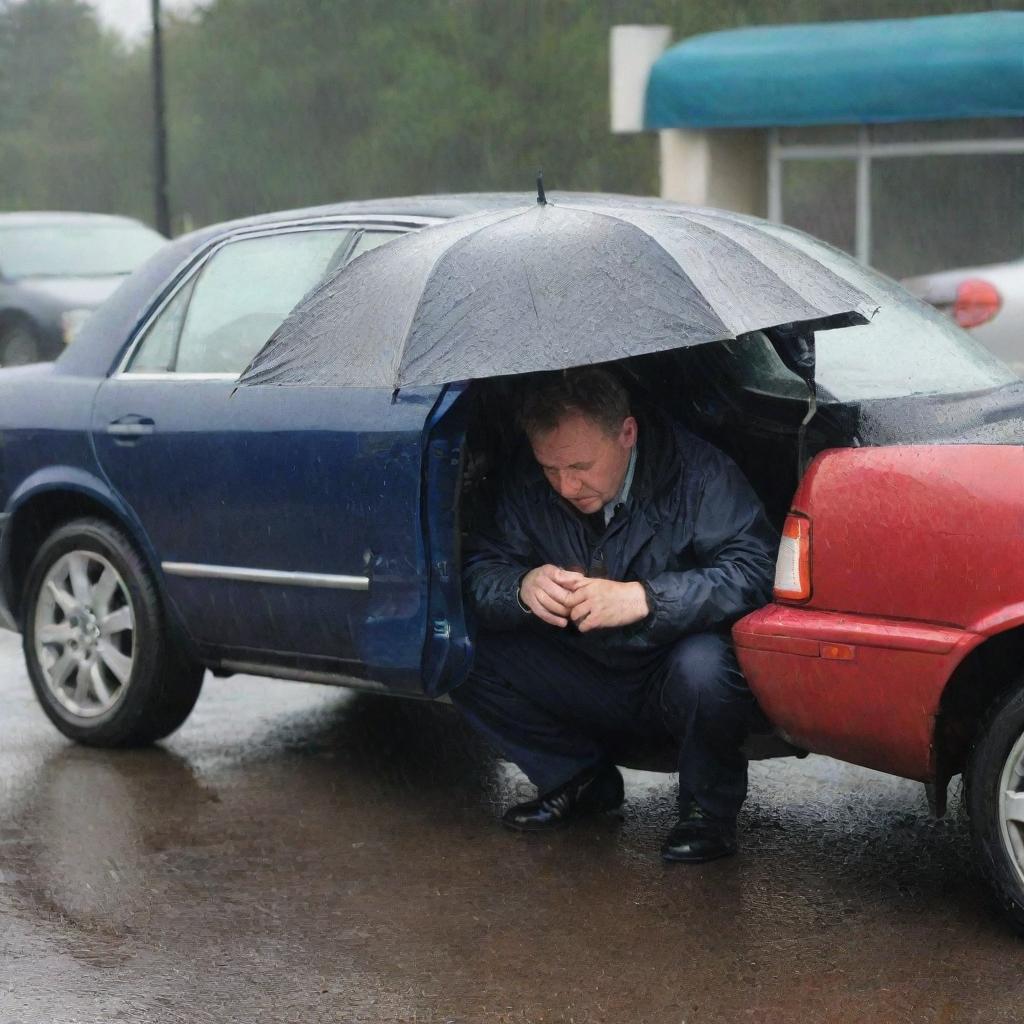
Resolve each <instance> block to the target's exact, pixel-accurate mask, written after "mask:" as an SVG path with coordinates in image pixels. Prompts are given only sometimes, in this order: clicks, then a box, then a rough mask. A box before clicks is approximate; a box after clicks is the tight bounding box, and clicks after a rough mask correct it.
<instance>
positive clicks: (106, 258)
mask: <svg viewBox="0 0 1024 1024" xmlns="http://www.w3.org/2000/svg"><path fill="white" fill-rule="evenodd" d="M166 241H167V240H166V239H165V238H164V237H163V236H162V235H158V234H157V233H156V232H155V231H151V230H150V229H149V228H147V227H145V226H144V225H142V224H130V223H129V224H125V223H106V224H87V223H78V222H72V221H64V222H60V221H58V222H54V223H48V224H19V225H18V226H17V227H0V273H2V274H3V276H4V277H6V278H8V279H9V280H17V279H18V278H23V277H113V276H117V275H120V274H130V273H131V272H132V271H133V270H134V269H135V268H136V267H137V266H138V265H139V264H140V263H142V261H143V260H145V259H147V258H148V257H149V256H151V255H152V254H153V253H154V252H156V251H157V249H159V248H160V247H161V246H162V245H163V244H164V243H165V242H166Z"/></svg>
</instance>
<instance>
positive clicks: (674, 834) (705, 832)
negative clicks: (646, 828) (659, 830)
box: [661, 804, 736, 864]
mask: <svg viewBox="0 0 1024 1024" xmlns="http://www.w3.org/2000/svg"><path fill="white" fill-rule="evenodd" d="M735 852H736V819H735V818H715V817H712V815H710V814H708V813H707V811H705V810H704V808H702V807H700V806H698V805H697V804H690V805H689V806H688V807H685V808H684V809H683V810H682V811H680V814H679V820H678V821H677V822H676V823H675V826H674V827H673V829H672V831H671V832H669V834H668V836H667V837H666V839H665V845H664V846H662V848H661V859H662V860H666V861H671V862H673V863H680V864H700V863H701V862H702V861H706V860H717V859H718V858H719V857H730V856H732V854H734V853H735Z"/></svg>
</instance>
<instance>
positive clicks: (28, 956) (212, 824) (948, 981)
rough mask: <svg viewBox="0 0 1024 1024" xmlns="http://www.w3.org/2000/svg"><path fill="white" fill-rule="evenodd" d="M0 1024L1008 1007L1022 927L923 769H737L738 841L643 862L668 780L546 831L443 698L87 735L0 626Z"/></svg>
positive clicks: (215, 702)
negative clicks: (137, 733) (683, 858)
mask: <svg viewBox="0 0 1024 1024" xmlns="http://www.w3.org/2000/svg"><path fill="white" fill-rule="evenodd" d="M0 696H2V698H3V707H4V709H5V711H4V717H3V719H2V720H0V922H2V925H0V1021H2V1022H5V1024H6V1022H8V1021H18V1022H35V1021H46V1022H54V1021H76V1022H84V1024H92V1022H101V1021H102V1022H107V1021H115V1020H117V1021H140V1022H141V1021H145V1022H163V1021H178V1020H185V1019H187V1020H189V1021H197V1022H202V1021H254V1020H260V1021H293V1020H294V1021H300V1020H301V1021H346V1022H347V1021H366V1022H375V1024H376V1022H390V1021H409V1022H411V1021H459V1022H467V1024H469V1022H474V1024H475V1022H504V1021H508V1022H513V1021H515V1022H519V1021H531V1022H532V1021H547V1022H554V1021H566V1022H568V1021H574V1022H587V1021H594V1022H597V1021H602V1022H603V1021H623V1022H639V1021H652V1022H653V1021H657V1022H663V1021H670V1022H673V1024H679V1022H681V1021H686V1022H688V1024H697V1022H708V1021H723V1022H725V1021H728V1022H734V1021H750V1022H753V1024H758V1022H764V1024H775V1022H783V1021H809V1020H824V1019H828V1020H829V1021H864V1020H876V1021H897V1020H908V1021H909V1020H913V1021H922V1022H933V1021H934V1022H942V1024H951V1022H958V1021H978V1022H982V1021H984V1022H986V1024H989V1022H996V1021H1016V1020H1019V1006H1020V1004H1021V995H1022V983H1021V981H1020V980H1019V971H1018V970H1017V961H1018V958H1019V956H1020V946H1019V943H1018V940H1016V939H1015V938H1013V937H1012V936H1011V935H1010V934H1009V933H1008V932H1007V931H1006V929H1005V928H1004V926H1003V925H1002V924H1001V923H1000V922H999V921H998V920H997V919H996V918H995V917H993V916H992V914H991V912H990V911H989V909H988V906H987V904H986V903H985V899H984V893H983V891H982V889H981V883H980V881H979V879H978V878H977V875H976V873H975V872H974V870H973V868H972V867H971V865H970V862H969V850H968V841H967V835H966V830H965V828H964V825H963V822H962V820H961V813H960V811H959V809H958V805H959V801H956V800H955V801H954V810H953V814H952V815H951V818H950V819H949V820H948V821H945V822H934V821H931V820H930V819H929V818H928V815H927V810H926V807H925V803H924V797H923V792H922V791H921V790H920V787H919V786H916V785H914V784H912V783H909V782H904V781H902V780H898V779H892V778H889V777H887V776H883V775H879V774H877V773H874V772H869V771H864V770H860V769H854V768H851V767H848V766H844V765H840V764H837V763H835V762H831V761H828V760H826V759H822V758H809V759H808V760H807V761H804V762H797V761H772V762H764V763H760V764H756V765H754V766H753V769H752V786H751V796H750V799H749V801H748V804H747V807H746V809H745V810H744V813H743V817H742V819H741V824H742V829H743V842H744V848H743V852H742V854H741V856H740V857H738V858H735V859H734V860H731V861H722V862H716V863H713V864H709V865H706V866H701V867H696V868H692V867H691V868H688V867H682V866H675V867H671V868H667V867H664V866H663V865H662V864H661V862H660V860H659V859H658V856H657V851H658V844H659V842H660V840H661V838H662V834H663V832H664V831H665V830H666V829H667V828H668V826H669V825H670V823H671V820H672V811H673V788H672V787H673V782H674V779H673V778H671V777H669V776H663V775H651V774H646V773H639V772H629V773H627V799H628V802H627V806H626V808H625V814H624V816H623V817H622V818H621V819H619V818H606V819H601V820H599V821H593V822H588V823H582V824H581V825H579V826H578V827H574V828H572V829H571V830H567V831H565V832H562V833H558V834H556V835H552V836H516V835H511V834H507V833H505V832H503V831H502V830H501V829H500V828H499V827H498V826H497V825H496V824H495V816H496V814H497V812H498V810H499V808H500V807H502V806H504V805H505V803H507V802H508V801H510V800H512V799H515V798H517V795H519V794H522V793H525V792H528V790H526V789H525V788H524V787H525V783H524V780H523V779H522V778H521V776H519V775H518V773H516V772H515V771H514V770H512V769H510V768H507V767H505V766H499V765H495V764H494V763H493V762H492V760H491V759H490V758H489V757H488V755H487V754H486V752H484V751H483V750H481V749H480V748H479V747H478V746H477V745H476V743H475V741H474V740H473V739H472V738H471V737H470V736H469V735H468V734H467V733H466V731H465V730H464V729H463V728H462V727H461V725H460V723H459V721H458V719H457V718H456V716H455V713H454V712H453V711H452V710H451V709H450V708H448V707H445V706H437V705H429V704H421V703H412V702H404V701H400V700H393V699H388V698H383V697H372V698H371V697H356V696H353V695H350V694H347V693H344V692H341V691H335V690H329V689H325V688H318V687H313V686H306V685H303V684H293V683H274V682H269V681H266V680H256V679H241V678H237V679H231V680H215V679H212V678H210V677H208V679H207V683H206V689H205V692H204V694H203V696H202V698H201V699H200V703H199V705H198V707H197V709H196V711H195V713H194V715H193V717H192V718H191V719H190V720H189V722H188V723H186V725H185V726H184V728H183V729H182V730H181V731H180V732H179V733H178V734H176V735H175V736H174V737H172V738H171V739H170V740H169V741H167V742H166V743H165V744H164V745H162V746H160V747H156V748H153V749H151V750H144V751H123V752H116V751H95V750H88V749H85V748H80V747H75V746H73V745H71V744H69V743H67V742H66V741H64V740H63V739H62V738H61V737H60V736H59V735H58V734H57V733H56V732H55V731H54V730H53V729H52V727H51V726H50V725H49V723H48V722H47V721H46V720H45V718H44V717H43V715H42V713H41V712H40V711H39V710H38V709H37V708H36V706H35V703H34V699H33V698H32V695H31V691H30V688H29V684H28V681H27V679H26V677H25V673H24V669H23V667H22V665H21V661H20V658H19V652H18V646H17V638H16V637H14V636H13V635H10V634H4V633H0Z"/></svg>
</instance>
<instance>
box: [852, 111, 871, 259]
mask: <svg viewBox="0 0 1024 1024" xmlns="http://www.w3.org/2000/svg"><path fill="white" fill-rule="evenodd" d="M854 238H855V243H854V248H855V250H856V251H855V252H854V255H855V256H856V257H857V259H859V260H860V261H861V263H870V262H871V140H870V138H869V136H868V129H867V126H866V125H861V126H860V129H859V130H858V132H857V206H856V229H855V234H854Z"/></svg>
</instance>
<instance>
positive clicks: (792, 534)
mask: <svg viewBox="0 0 1024 1024" xmlns="http://www.w3.org/2000/svg"><path fill="white" fill-rule="evenodd" d="M810 596H811V521H810V519H808V518H807V517H806V516H801V515H797V514H796V513H791V514H790V515H788V516H787V517H786V525H785V526H783V528H782V543H781V544H780V545H779V557H778V559H777V560H776V562H775V597H776V599H777V600H779V601H806V600H807V599H808V598H809V597H810Z"/></svg>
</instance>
